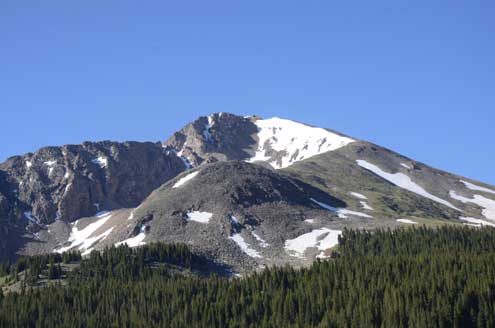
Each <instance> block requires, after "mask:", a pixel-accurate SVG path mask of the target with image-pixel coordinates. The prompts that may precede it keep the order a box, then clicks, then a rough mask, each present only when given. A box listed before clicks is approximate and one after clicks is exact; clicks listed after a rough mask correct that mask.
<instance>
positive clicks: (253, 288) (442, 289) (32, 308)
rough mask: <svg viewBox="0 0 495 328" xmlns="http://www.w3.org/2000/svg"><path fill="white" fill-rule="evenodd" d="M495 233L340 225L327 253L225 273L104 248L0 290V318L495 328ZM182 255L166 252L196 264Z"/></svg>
mask: <svg viewBox="0 0 495 328" xmlns="http://www.w3.org/2000/svg"><path fill="white" fill-rule="evenodd" d="M494 241H495V229H492V228H485V229H471V228H463V227H454V228H440V229H438V230H432V229H426V228H413V229H407V230H406V229H404V230H398V231H387V230H380V231H376V232H374V233H369V232H365V231H351V230H345V231H344V232H343V236H342V237H341V238H340V244H339V250H338V253H339V254H340V256H339V257H338V258H337V259H335V260H330V261H323V262H316V263H315V264H314V265H313V266H311V267H310V268H307V269H300V270H295V269H292V268H288V267H287V268H270V269H267V270H265V271H263V272H262V273H259V274H253V275H251V276H249V277H247V278H243V279H234V280H231V281H229V280H227V279H223V278H219V277H215V276H212V277H209V278H198V277H195V276H184V275H176V274H171V272H170V271H166V272H165V271H162V270H161V269H158V270H153V269H151V270H149V268H150V266H149V265H144V266H142V265H141V263H148V264H149V263H152V262H153V261H154V259H156V253H153V252H151V253H150V251H149V248H150V247H159V248H160V247H166V246H163V245H162V246H158V245H159V244H157V245H153V246H145V247H143V248H140V249H136V250H132V251H131V250H129V249H126V248H124V249H120V248H118V249H110V250H108V251H106V252H103V253H102V254H100V255H98V254H96V253H94V254H92V256H91V257H90V258H89V259H87V260H83V261H82V262H81V269H80V270H77V271H76V272H75V273H74V274H73V275H72V276H71V277H70V283H68V284H67V286H65V287H62V286H52V287H47V288H45V289H39V290H33V291H30V292H25V293H21V294H15V293H11V294H8V295H5V296H4V297H3V299H1V300H0V326H1V327H13V326H16V327H17V326H22V327H61V326H63V327H495V243H494ZM176 247H179V246H176ZM180 247H184V246H180ZM126 252H127V253H126ZM128 252H131V256H130V257H131V259H129V253H128ZM183 252H184V254H185V256H186V258H187V257H188V256H190V258H189V259H188V260H185V261H184V260H181V259H179V258H178V257H175V256H174V255H172V256H171V261H178V262H177V263H176V264H177V265H184V264H187V263H189V265H190V266H191V267H193V266H194V263H193V262H194V261H195V257H194V255H192V254H191V253H190V252H189V251H187V248H185V247H184V249H183ZM150 254H155V255H150ZM188 254H190V255H188ZM160 256H162V255H160ZM163 256H165V258H167V255H163ZM169 261H170V258H169ZM151 267H153V266H151ZM140 268H142V269H140Z"/></svg>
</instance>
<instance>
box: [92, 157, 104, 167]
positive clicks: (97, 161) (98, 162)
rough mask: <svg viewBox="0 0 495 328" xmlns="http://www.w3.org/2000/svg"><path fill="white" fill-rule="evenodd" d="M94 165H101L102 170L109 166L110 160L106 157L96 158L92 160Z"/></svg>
mask: <svg viewBox="0 0 495 328" xmlns="http://www.w3.org/2000/svg"><path fill="white" fill-rule="evenodd" d="M91 162H93V164H96V165H99V166H100V167H101V168H102V169H103V168H105V167H107V165H108V159H107V158H106V157H103V156H100V157H98V158H95V159H93V160H91Z"/></svg>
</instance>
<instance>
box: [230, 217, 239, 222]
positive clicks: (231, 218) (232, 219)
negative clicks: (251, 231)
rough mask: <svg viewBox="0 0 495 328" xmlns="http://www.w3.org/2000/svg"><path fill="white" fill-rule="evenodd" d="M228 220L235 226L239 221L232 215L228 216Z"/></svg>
mask: <svg viewBox="0 0 495 328" xmlns="http://www.w3.org/2000/svg"><path fill="white" fill-rule="evenodd" d="M230 220H231V221H232V222H233V223H236V224H240V222H239V220H237V218H236V217H235V216H233V215H231V216H230Z"/></svg>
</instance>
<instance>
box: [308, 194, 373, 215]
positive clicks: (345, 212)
mask: <svg viewBox="0 0 495 328" xmlns="http://www.w3.org/2000/svg"><path fill="white" fill-rule="evenodd" d="M310 199H311V201H312V202H313V203H315V204H317V205H318V206H320V207H322V208H324V209H326V210H329V211H330V212H334V213H337V215H338V216H339V218H341V219H347V218H348V216H349V215H353V216H359V217H362V218H369V219H372V218H373V217H372V216H371V215H368V214H365V213H361V212H356V211H351V210H348V209H345V208H337V207H333V206H330V205H328V204H325V203H322V202H319V201H317V200H316V199H314V198H310Z"/></svg>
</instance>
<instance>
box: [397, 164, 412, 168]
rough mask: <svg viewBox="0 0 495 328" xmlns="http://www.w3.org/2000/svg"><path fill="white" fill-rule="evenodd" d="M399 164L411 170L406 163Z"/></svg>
mask: <svg viewBox="0 0 495 328" xmlns="http://www.w3.org/2000/svg"><path fill="white" fill-rule="evenodd" d="M400 165H401V166H402V167H405V168H406V169H408V170H412V167H410V166H409V165H407V164H406V163H400Z"/></svg>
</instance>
